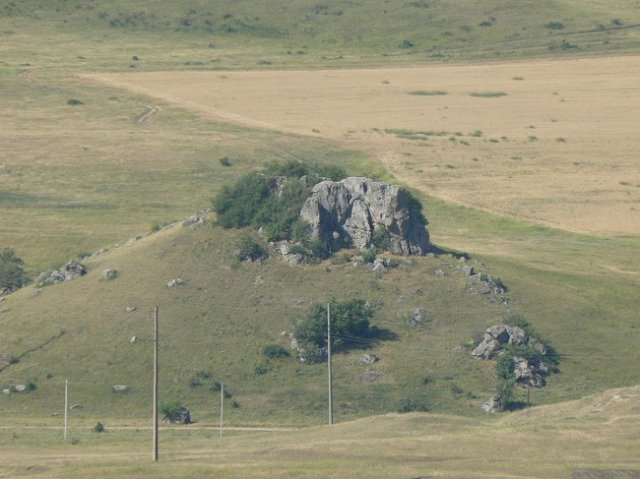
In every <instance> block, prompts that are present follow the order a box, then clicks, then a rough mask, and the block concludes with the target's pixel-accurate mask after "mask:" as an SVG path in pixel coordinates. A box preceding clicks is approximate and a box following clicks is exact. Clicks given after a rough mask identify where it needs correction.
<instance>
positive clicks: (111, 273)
mask: <svg viewBox="0 0 640 479" xmlns="http://www.w3.org/2000/svg"><path fill="white" fill-rule="evenodd" d="M116 276H118V271H117V270H115V269H111V268H108V269H105V270H103V271H102V277H103V278H104V279H109V280H111V279H116Z"/></svg>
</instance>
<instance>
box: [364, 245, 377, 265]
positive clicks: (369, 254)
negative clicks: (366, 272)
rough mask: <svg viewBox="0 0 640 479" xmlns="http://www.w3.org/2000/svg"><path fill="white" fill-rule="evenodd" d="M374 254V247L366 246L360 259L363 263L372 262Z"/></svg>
mask: <svg viewBox="0 0 640 479" xmlns="http://www.w3.org/2000/svg"><path fill="white" fill-rule="evenodd" d="M376 256H377V253H376V249H375V248H368V249H365V250H364V251H363V252H362V259H363V260H364V261H365V263H373V262H374V261H375V260H376Z"/></svg>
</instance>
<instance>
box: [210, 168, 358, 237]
mask: <svg viewBox="0 0 640 479" xmlns="http://www.w3.org/2000/svg"><path fill="white" fill-rule="evenodd" d="M345 176H346V173H345V172H344V170H342V169H341V168H338V167H334V166H317V165H307V164H305V163H301V162H298V161H289V162H285V163H272V164H270V165H268V167H267V168H266V170H265V171H263V172H260V173H251V174H248V175H245V176H243V177H241V178H240V179H239V180H238V181H237V182H236V183H235V185H233V186H231V187H229V186H225V187H224V188H223V189H222V190H221V191H220V193H219V194H218V195H217V196H216V197H215V198H214V200H213V203H214V208H215V211H216V213H217V215H218V220H217V221H218V224H220V225H222V226H223V227H225V228H241V227H245V226H250V225H251V226H255V227H263V228H264V231H265V233H266V235H267V239H268V240H269V241H276V240H280V239H292V238H293V237H294V236H295V234H294V232H293V230H294V228H296V234H297V235H299V236H301V237H302V236H304V234H303V233H304V227H303V226H302V225H300V224H298V220H299V214H300V209H301V208H302V205H303V204H304V201H305V199H306V198H307V196H308V195H309V191H310V188H311V187H312V186H313V185H315V184H316V183H318V182H320V181H321V180H322V179H323V178H330V179H333V180H337V179H342V178H344V177H345ZM298 240H300V239H298Z"/></svg>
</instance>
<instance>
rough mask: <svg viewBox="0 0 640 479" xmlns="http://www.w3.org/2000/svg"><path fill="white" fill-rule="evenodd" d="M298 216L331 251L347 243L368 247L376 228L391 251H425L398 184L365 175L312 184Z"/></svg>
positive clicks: (409, 201)
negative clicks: (364, 176)
mask: <svg viewBox="0 0 640 479" xmlns="http://www.w3.org/2000/svg"><path fill="white" fill-rule="evenodd" d="M300 216H301V217H302V219H303V220H305V221H307V222H308V223H309V225H310V234H311V237H313V238H318V239H320V240H322V241H323V242H325V243H326V244H328V245H329V246H330V249H331V250H332V251H335V250H338V249H340V248H341V247H343V246H345V245H347V244H352V245H353V246H354V247H356V248H359V249H361V250H363V249H367V248H370V247H371V246H372V245H373V240H374V232H377V231H386V233H387V234H388V240H389V241H388V242H389V251H390V252H391V253H394V254H402V255H423V254H426V253H427V252H428V251H429V249H430V247H429V234H428V232H427V228H426V225H425V222H424V220H423V218H422V215H421V213H420V211H419V210H418V207H417V206H416V204H415V201H414V200H413V198H412V197H411V196H410V195H409V194H408V193H407V192H406V191H405V190H403V189H402V188H400V187H399V186H395V185H388V184H386V183H382V182H379V181H373V180H371V179H369V178H363V177H350V178H345V179H344V180H342V181H337V182H336V181H331V180H325V181H322V182H320V183H318V184H316V185H315V186H314V187H313V189H312V192H311V195H310V196H309V198H307V200H306V201H305V203H304V205H303V207H302V209H301V211H300Z"/></svg>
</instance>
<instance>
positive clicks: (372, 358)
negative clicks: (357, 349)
mask: <svg viewBox="0 0 640 479" xmlns="http://www.w3.org/2000/svg"><path fill="white" fill-rule="evenodd" d="M378 360H379V358H378V356H376V355H375V354H363V355H362V357H361V358H360V359H358V364H360V365H361V366H366V365H369V364H373V363H375V362H376V361H378Z"/></svg>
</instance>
